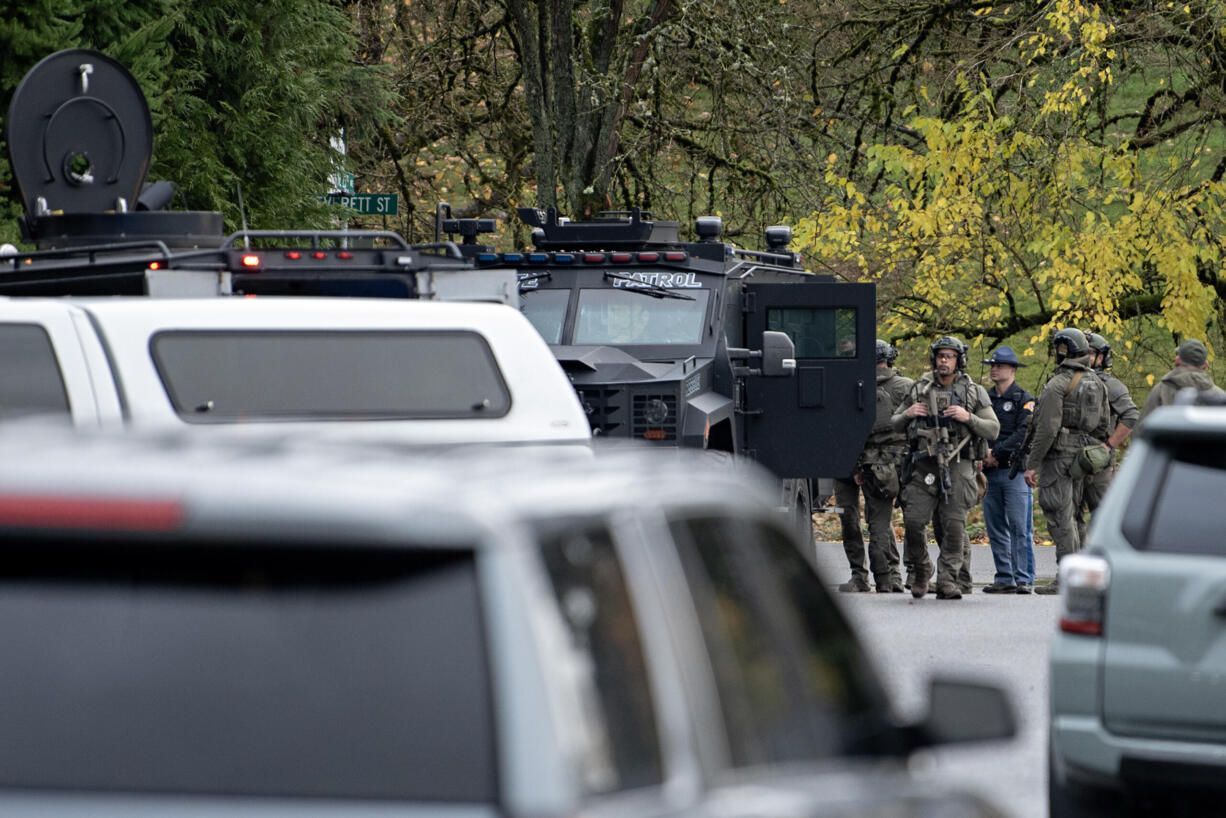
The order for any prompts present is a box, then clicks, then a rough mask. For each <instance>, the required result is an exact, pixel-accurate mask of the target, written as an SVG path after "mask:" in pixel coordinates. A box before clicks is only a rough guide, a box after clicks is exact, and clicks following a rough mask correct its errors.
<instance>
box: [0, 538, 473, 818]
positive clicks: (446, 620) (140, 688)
mask: <svg viewBox="0 0 1226 818" xmlns="http://www.w3.org/2000/svg"><path fill="white" fill-rule="evenodd" d="M151 545H152V547H150V544H145V545H144V546H140V545H136V544H131V543H126V542H120V541H118V540H117V539H109V540H97V539H94V540H92V541H89V542H81V541H72V540H55V539H53V540H48V539H46V538H44V539H40V540H26V541H22V540H20V539H18V540H17V541H16V542H13V540H12V539H9V540H7V541H6V543H5V546H6V550H5V559H4V560H3V562H2V563H0V652H2V655H3V656H4V661H5V662H6V663H7V664H6V666H7V667H8V668H10V670H9V671H6V672H0V703H3V704H2V706H0V732H2V733H3V735H4V741H3V742H0V786H3V787H20V788H30V789H41V788H46V789H52V790H65V789H69V790H100V791H124V792H131V791H138V792H150V793H155V792H160V793H196V794H233V795H249V796H303V797H315V798H368V799H393V800H395V799H412V800H415V801H437V802H447V801H451V802H461V801H462V802H485V803H492V802H494V801H495V800H496V798H497V786H496V770H495V765H496V758H495V755H494V747H495V746H496V744H497V742H496V739H495V735H494V725H493V713H492V703H491V695H490V681H489V667H488V665H487V660H486V656H485V649H486V646H485V640H484V634H483V627H482V621H481V605H480V601H479V599H478V585H477V577H476V566H475V563H474V557H473V554H472V553H471V552H462V551H438V552H426V551H407V550H406V551H391V550H379V551H375V550H365V549H359V548H353V547H346V548H341V549H333V550H324V549H317V548H301V547H296V546H294V545H292V544H279V546H278V547H276V548H270V547H268V546H267V545H266V544H260V543H242V542H228V543H224V544H223V543H208V544H206V545H205V547H189V546H186V545H184V544H183V543H182V542H178V543H168V542H156V543H152V544H151Z"/></svg>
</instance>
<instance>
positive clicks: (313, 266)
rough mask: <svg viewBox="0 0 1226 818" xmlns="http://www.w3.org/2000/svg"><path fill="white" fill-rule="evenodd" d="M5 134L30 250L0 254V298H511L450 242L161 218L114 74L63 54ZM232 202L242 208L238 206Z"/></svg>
mask: <svg viewBox="0 0 1226 818" xmlns="http://www.w3.org/2000/svg"><path fill="white" fill-rule="evenodd" d="M6 135H7V138H8V144H9V155H10V159H11V162H12V167H13V174H14V177H15V179H16V182H17V187H18V191H19V192H20V194H21V200H22V204H23V206H24V208H25V216H24V217H23V218H22V219H21V220H20V227H21V234H22V238H23V239H24V240H25V241H27V242H30V243H31V244H34V245H35V247H36V248H37V249H36V250H34V251H30V252H22V251H19V250H17V249H16V248H13V247H11V246H9V247H6V248H5V249H4V250H3V251H0V294H2V295H44V296H46V295H78V296H80V295H154V296H168V297H193V296H206V295H228V294H236V295H347V296H391V297H401V298H406V297H407V298H428V299H449V298H461V297H462V298H463V299H464V300H488V301H501V302H504V303H509V302H512V301H517V300H518V299H517V296H516V293H515V280H514V276H512V275H506V276H501V277H500V276H497V275H491V274H490V273H489V272H488V271H482V272H481V273H480V274H479V275H474V269H473V263H472V261H471V260H469V259H467V258H465V257H464V255H463V254H462V253H461V252H460V251H459V248H458V247H457V246H456V245H455V244H453V243H451V242H435V243H432V244H422V245H409V244H408V243H407V242H406V241H405V240H404V239H403V238H401V237H400V236H398V235H397V234H395V233H390V232H386V231H350V230H331V231H299V230H284V231H257V230H243V231H240V232H238V233H235V234H233V235H230V236H224V235H223V234H222V218H221V214H220V213H216V212H211V211H210V212H196V211H170V210H165V209H164V208H165V207H166V206H167V205H168V204H169V202H170V199H171V197H172V195H173V185H171V184H170V183H169V182H157V183H154V184H147V183H146V181H145V176H146V173H147V171H148V169H149V163H150V160H151V157H152V154H153V126H152V121H151V119H150V116H149V107H148V104H147V103H146V100H145V97H144V94H143V93H142V92H141V90H140V86H139V85H138V84H137V82H136V80H135V79H134V78H133V77H132V75H131V74H130V73H129V72H128V71H127V69H125V68H124V67H123V66H122V65H120V64H119V63H117V62H115V61H114V60H112V59H111V58H109V57H107V56H106V55H104V54H100V53H98V52H95V51H88V50H84V49H69V50H66V51H59V52H56V53H55V54H52V55H51V56H49V57H46V58H45V59H43V60H42V61H40V62H39V63H38V64H37V65H36V66H35V67H34V68H33V69H31V70H30V72H29V73H28V74H27V75H26V76H25V78H24V79H23V80H22V81H21V84H20V85H19V86H18V87H17V90H16V92H15V93H14V95H13V100H12V103H11V105H10V107H9V115H8V120H7V131H6ZM240 205H241V200H240Z"/></svg>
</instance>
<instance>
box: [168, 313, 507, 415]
mask: <svg viewBox="0 0 1226 818" xmlns="http://www.w3.org/2000/svg"><path fill="white" fill-rule="evenodd" d="M150 346H151V350H152V354H153V360H154V363H155V364H156V366H157V370H158V374H159V375H160V376H161V379H162V383H163V385H164V386H165V388H166V392H167V395H168V396H169V397H170V400H171V402H172V403H173V404H174V407H175V410H176V411H177V412H178V413H179V416H180V417H182V418H183V419H184V420H185V421H187V422H189V423H240V422H245V421H275V420H399V419H417V418H421V419H429V418H435V419H446V418H497V417H502V416H503V415H505V414H506V413H507V412H508V411H509V410H510V407H511V395H510V392H509V391H508V390H507V385H506V381H505V380H504V379H503V377H502V372H501V371H500V370H499V368H498V362H497V361H496V360H495V359H494V355H493V352H492V351H491V350H490V348H489V344H488V343H487V342H486V340H485V339H484V338H482V337H481V336H480V335H479V334H477V333H475V332H466V331H459V330H448V331H411V332H400V331H394V332H374V331H370V332H367V331H354V332H348V331H327V332H315V331H312V332H305V331H298V330H294V331H272V330H270V331H228V330H209V331H195V330H192V331H187V330H176V331H168V332H159V333H157V334H156V335H154V337H153V339H152V341H151V342H150Z"/></svg>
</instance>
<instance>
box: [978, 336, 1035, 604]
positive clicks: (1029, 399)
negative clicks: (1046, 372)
mask: <svg viewBox="0 0 1226 818" xmlns="http://www.w3.org/2000/svg"><path fill="white" fill-rule="evenodd" d="M984 363H985V364H988V365H989V366H990V367H991V369H990V370H989V376H990V377H991V379H992V388H991V389H989V390H988V397H989V398H991V399H992V411H994V412H995V413H996V418H997V419H998V420H999V421H1000V436H999V437H997V438H996V440H995V441H993V442H992V444H991V448H990V452H989V454H988V457H987V459H985V460H984V461H983V472H984V475H985V476H986V477H987V478H988V491H987V493H986V494H985V495H984V496H983V521H984V524H985V525H986V526H987V529H988V540H989V541H990V542H991V545H992V561H993V562H994V563H996V576H995V577H994V578H993V581H992V584H991V585H988V586H986V587H985V588H984V589H983V590H984V593H988V594H1028V593H1030V591H1031V589H1032V588H1033V586H1034V534H1033V531H1034V521H1033V515H1034V501H1033V499H1032V498H1033V495H1032V493H1031V491H1032V490H1031V488H1030V486H1028V485H1027V484H1026V479H1025V477H1024V476H1023V475H1021V474H1015V476H1014V477H1013V478H1012V479H1010V478H1009V466H1010V464H1011V463H1012V461H1013V457H1014V456H1016V455H1017V453H1018V451H1019V450H1020V449H1021V447H1022V441H1023V440H1025V438H1026V428H1027V426H1029V425H1030V416H1031V414H1032V413H1033V412H1034V396H1033V395H1031V394H1030V393H1029V392H1027V391H1026V390H1025V389H1023V388H1022V387H1021V386H1019V385H1018V384H1017V382H1016V380H1015V377H1016V376H1017V370H1018V368H1019V367H1023V366H1025V364H1024V363H1022V362H1021V361H1019V360H1018V358H1017V353H1016V352H1014V351H1013V347H1008V346H1000V347H997V348H996V351H995V352H994V353H992V356H991V357H990V358H987V359H985V360H984Z"/></svg>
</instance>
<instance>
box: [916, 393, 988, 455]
mask: <svg viewBox="0 0 1226 818" xmlns="http://www.w3.org/2000/svg"><path fill="white" fill-rule="evenodd" d="M976 386H977V384H976V383H975V382H974V381H973V380H971V376H970V375H967V374H966V373H965V372H961V371H959V372H958V374H957V375H956V376H954V382H953V383H952V384H950V385H949V387H948V388H946V387H942V386H940V385H939V384H937V382H936V379H935V378H934V377H933V376H932V373H931V372H928V373H925V374H924V376H923V377H921V378H920V379H919V380H918V381H916V382H915V387H914V392H915V394H916V400H918V401H919V402H920V403H927V402H928V390H930V389H933V388H936V389H943V390H945V391H947V392H949V393H950V396H951V400H952V404H953V405H957V406H965V407H966V410H967V411H968V412H970V413H971V414H972V415H973V414H975V413H976V412H978V411H979V410H980V409H982V408H983V407H984V406H988V407H990V406H991V405H992V404H991V401H988V402H987V403H984V402H983V400H982V395H983V392H982V391H981V390H980V389H977V388H976ZM918 420H920V421H922V420H924V419H923V418H919V419H918ZM968 435H971V430H970V427H968V426H967V425H966V424H965V423H951V424H950V425H949V438H950V440H951V441H952V442H953V443H955V444H957V443H961V442H962V438H964V437H967V436H968ZM966 456H969V457H970V458H971V459H973V460H983V459H984V458H985V457H987V456H988V441H986V440H984V439H983V438H982V437H979V436H978V435H973V436H972V439H971V440H969V441H968V442H967V443H966V445H965V446H964V447H963V451H962V452H959V453H958V457H959V459H962V458H963V457H966Z"/></svg>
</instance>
